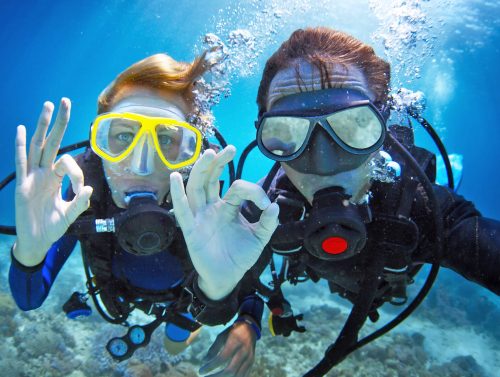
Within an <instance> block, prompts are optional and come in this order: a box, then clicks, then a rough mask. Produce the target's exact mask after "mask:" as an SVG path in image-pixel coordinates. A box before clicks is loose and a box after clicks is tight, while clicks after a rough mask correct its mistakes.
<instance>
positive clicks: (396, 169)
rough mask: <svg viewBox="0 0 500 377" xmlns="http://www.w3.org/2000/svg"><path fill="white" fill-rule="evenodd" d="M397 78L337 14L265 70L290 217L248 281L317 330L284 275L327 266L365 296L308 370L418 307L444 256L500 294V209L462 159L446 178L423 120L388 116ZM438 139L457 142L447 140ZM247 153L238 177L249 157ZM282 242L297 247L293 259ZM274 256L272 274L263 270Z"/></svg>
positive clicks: (270, 150)
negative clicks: (420, 277)
mask: <svg viewBox="0 0 500 377" xmlns="http://www.w3.org/2000/svg"><path fill="white" fill-rule="evenodd" d="M389 84H390V65H389V64H388V63H387V62H385V61H384V60H382V59H381V58H379V57H377V56H376V55H375V52H374V50H373V49H372V48H371V47H370V46H368V45H366V44H364V43H362V42H361V41H359V40H357V39H355V38H354V37H352V36H350V35H348V34H345V33H343V32H339V31H335V30H332V29H329V28H324V27H318V28H308V29H305V30H302V29H299V30H296V31H295V32H293V33H292V35H291V36H290V38H289V39H288V40H287V41H285V42H284V43H283V44H282V45H281V47H280V48H279V49H278V50H277V51H276V52H275V53H274V54H273V55H272V56H271V58H270V59H269V60H268V61H267V63H266V65H265V69H264V72H263V75H262V80H261V82H260V87H259V91H258V97H257V103H258V107H259V114H258V119H257V121H256V123H255V126H256V129H257V136H256V142H255V143H254V145H255V144H257V145H258V147H259V149H260V151H261V152H262V153H263V154H264V155H265V156H267V157H269V158H270V159H272V160H274V161H276V163H275V165H274V166H273V168H272V169H271V172H270V173H269V174H268V175H267V176H266V177H265V179H263V181H261V185H262V186H263V188H264V190H266V192H267V193H268V196H269V198H270V200H271V201H273V202H277V203H278V205H279V207H280V214H279V220H280V225H279V226H278V229H277V230H276V232H275V233H274V235H273V237H272V238H271V241H270V243H269V244H268V247H267V248H266V249H265V251H264V252H263V254H262V256H261V258H260V259H259V261H258V263H257V264H256V265H255V266H254V267H253V269H252V270H251V271H249V272H248V273H247V274H246V276H245V278H244V281H252V279H253V281H254V283H255V286H256V289H257V291H259V292H260V293H261V294H262V295H263V296H265V297H267V305H268V307H269V309H270V311H271V316H270V319H269V324H270V330H271V332H272V334H273V335H275V334H276V335H279V334H281V335H284V336H288V335H290V333H291V332H292V331H298V332H303V331H305V328H304V327H303V326H301V325H300V323H299V322H300V320H301V319H302V315H294V314H293V311H292V310H291V306H290V303H289V302H288V301H287V300H286V299H285V297H284V295H283V292H282V290H281V288H280V287H281V285H282V284H283V283H284V282H285V281H288V282H290V283H291V284H292V285H294V284H298V283H300V282H302V281H305V280H309V279H310V280H312V281H314V282H317V281H319V280H320V279H325V280H327V281H328V285H329V289H330V291H331V292H332V293H336V294H339V295H340V296H341V297H343V298H345V299H347V300H349V301H350V302H351V303H352V304H353V306H352V311H351V313H350V314H349V316H348V318H347V321H346V323H345V326H344V327H343V329H341V331H340V332H339V335H338V338H337V340H336V341H335V342H334V343H333V344H332V345H331V346H330V347H329V348H328V349H327V351H326V352H325V356H324V358H323V359H322V360H321V362H319V363H318V364H317V365H316V366H315V367H314V368H313V369H311V371H309V372H307V373H306V374H305V376H308V377H310V376H323V375H325V374H326V373H327V372H328V371H329V370H330V369H331V368H332V367H333V366H335V365H336V364H338V363H340V362H341V361H342V360H343V359H344V358H345V357H347V355H349V354H350V353H351V352H353V351H354V350H356V349H358V348H360V347H361V346H363V345H364V344H366V343H368V342H369V341H371V340H373V339H375V338H377V337H378V336H380V335H382V334H383V333H385V332H387V331H389V330H390V329H392V328H393V327H394V326H396V325H397V324H398V323H400V322H401V321H402V320H404V319H405V318H406V317H407V316H408V315H409V314H410V313H411V312H412V311H413V310H414V309H415V307H416V306H417V305H418V304H419V303H420V302H421V301H422V300H423V298H424V297H425V294H426V293H427V291H428V290H429V289H430V287H431V285H432V282H433V281H434V279H435V277H436V275H437V271H438V269H439V266H444V267H447V268H451V269H452V270H454V271H455V272H457V273H459V274H460V275H462V276H463V277H465V278H466V279H468V280H471V281H473V282H475V283H477V284H479V285H481V286H483V287H485V288H487V289H489V290H490V291H492V292H494V293H495V294H497V295H498V294H500V274H499V273H498V266H500V222H498V221H495V220H492V219H488V218H485V217H482V216H481V214H480V213H479V211H478V210H477V209H476V208H475V207H474V205H473V204H472V203H471V202H469V201H467V200H465V199H464V198H463V197H461V196H459V195H457V194H455V192H454V191H453V179H452V175H451V167H450V166H449V164H448V166H447V173H448V179H449V183H450V187H444V186H439V185H437V184H435V183H434V181H435V178H436V159H435V155H434V154H432V153H431V152H429V151H427V150H425V149H423V148H420V147H418V146H416V145H414V138H413V129H412V127H411V123H410V125H405V126H401V125H388V124H387V122H388V118H389V115H390V110H391V106H392V105H391V101H390V98H389ZM408 111H409V112H410V115H412V116H414V117H415V118H417V120H418V121H419V122H420V123H421V124H422V125H423V126H424V127H429V124H428V123H427V122H426V121H425V120H424V119H423V118H421V116H419V115H418V114H415V113H414V112H413V111H412V110H411V109H409V110H408ZM408 120H410V118H409V117H408ZM430 132H431V133H432V130H431V131H430ZM252 147H253V146H252V145H250V146H249V147H248V148H252ZM438 147H439V149H440V151H441V152H445V150H444V147H443V146H442V145H441V144H440V143H439V140H438ZM248 148H247V149H248ZM248 152H249V150H245V151H244V153H243V156H246V155H247V154H248ZM443 158H445V159H446V158H447V155H446V154H445V153H444V155H443ZM238 165H239V166H238V173H237V177H239V176H241V170H242V167H243V165H242V160H240V163H239V164H238ZM242 212H243V214H244V215H245V216H246V217H247V218H248V219H249V221H256V220H258V216H259V215H260V213H261V211H260V210H259V209H258V208H257V207H255V205H254V204H252V203H248V204H246V205H245V206H244V207H243V208H242ZM273 254H274V255H275V256H281V257H282V258H283V260H282V265H281V268H280V269H279V270H278V269H277V268H276V266H277V263H275V261H274V260H273ZM426 263H429V264H432V268H431V270H430V274H429V277H428V279H427V281H426V282H425V284H424V286H423V288H422V290H421V292H420V293H419V294H418V295H417V297H416V298H415V299H414V301H413V302H411V303H409V304H407V305H408V306H407V307H406V308H405V309H404V310H403V312H402V313H401V314H400V315H399V316H398V317H397V318H395V320H394V321H392V322H391V323H389V324H387V325H386V326H384V327H383V328H381V329H380V330H377V331H376V332H375V333H373V334H372V335H370V336H367V337H365V338H363V339H359V338H358V333H359V331H360V329H361V327H362V326H363V324H364V323H365V321H366V319H367V318H369V319H370V320H371V321H373V322H375V321H376V320H377V319H378V312H377V309H378V308H379V307H380V306H382V305H383V304H384V303H387V302H389V303H391V304H394V305H404V304H406V303H407V300H408V297H407V292H406V288H407V286H408V285H409V284H411V283H412V282H413V277H414V276H415V274H416V273H417V272H418V271H419V269H420V268H421V266H422V265H424V264H426ZM268 265H270V267H271V272H272V277H273V281H272V284H271V286H269V285H267V284H264V283H262V282H260V281H259V280H258V279H255V278H256V277H258V276H259V275H260V274H261V272H262V271H263V270H264V269H265V268H266V267H267V266H268ZM242 286H248V283H244V284H242Z"/></svg>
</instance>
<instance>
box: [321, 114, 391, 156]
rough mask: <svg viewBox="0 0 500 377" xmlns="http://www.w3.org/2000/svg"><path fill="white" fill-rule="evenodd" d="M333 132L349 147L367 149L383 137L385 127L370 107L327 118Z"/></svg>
mask: <svg viewBox="0 0 500 377" xmlns="http://www.w3.org/2000/svg"><path fill="white" fill-rule="evenodd" d="M326 121H327V122H328V124H329V125H330V127H331V128H332V130H333V132H335V134H337V136H338V137H339V138H340V139H341V140H342V141H343V142H344V143H345V144H347V145H348V146H349V147H351V148H355V149H367V148H370V147H371V146H373V145H375V144H376V143H377V141H379V139H380V137H381V136H382V130H383V127H384V125H383V124H382V123H381V121H380V119H379V118H378V117H377V115H376V114H375V112H374V111H373V110H372V109H371V108H370V107H368V106H360V107H354V108H350V109H346V110H342V111H339V112H336V113H334V114H332V115H329V116H328V117H326Z"/></svg>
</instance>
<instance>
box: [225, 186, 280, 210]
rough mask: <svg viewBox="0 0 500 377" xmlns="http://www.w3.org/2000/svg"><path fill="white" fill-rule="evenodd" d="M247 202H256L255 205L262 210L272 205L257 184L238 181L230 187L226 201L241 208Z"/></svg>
mask: <svg viewBox="0 0 500 377" xmlns="http://www.w3.org/2000/svg"><path fill="white" fill-rule="evenodd" d="M245 200H250V201H252V202H254V203H255V205H256V206H257V207H259V208H260V209H262V210H264V209H266V208H267V207H268V206H269V205H270V204H271V201H270V200H269V198H268V197H267V195H266V193H265V191H264V190H263V189H262V187H260V186H258V185H256V184H255V183H250V182H247V181H244V180H241V179H238V180H236V181H234V183H233V184H232V185H231V187H229V190H227V193H226V195H225V196H224V201H225V202H227V203H229V204H231V205H233V206H238V207H239V206H240V205H241V203H243V202H244V201H245Z"/></svg>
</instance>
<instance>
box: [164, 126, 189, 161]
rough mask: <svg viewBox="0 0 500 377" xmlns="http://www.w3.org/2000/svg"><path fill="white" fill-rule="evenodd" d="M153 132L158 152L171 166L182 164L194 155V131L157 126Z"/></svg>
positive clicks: (178, 127)
mask: <svg viewBox="0 0 500 377" xmlns="http://www.w3.org/2000/svg"><path fill="white" fill-rule="evenodd" d="M155 131H156V137H157V139H158V146H159V149H160V152H161V153H162V155H163V157H164V158H165V159H166V160H167V161H168V162H170V163H171V164H180V163H183V162H185V161H187V160H189V159H190V158H192V157H193V156H194V154H195V153H196V145H197V143H198V140H197V135H196V133H195V132H194V131H192V130H190V129H187V128H184V127H180V126H176V125H174V124H168V125H166V124H158V125H157V126H156V128H155Z"/></svg>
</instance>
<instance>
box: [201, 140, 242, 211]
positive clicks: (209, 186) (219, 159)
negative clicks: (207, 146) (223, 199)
mask: <svg viewBox="0 0 500 377" xmlns="http://www.w3.org/2000/svg"><path fill="white" fill-rule="evenodd" d="M235 155H236V148H235V147H234V146H233V145H228V146H227V147H226V148H224V149H223V150H222V151H221V152H219V153H217V156H216V157H215V161H214V162H213V163H212V167H211V169H210V172H209V177H208V180H207V181H206V186H205V191H206V193H207V203H213V202H215V201H216V200H218V199H219V191H220V183H219V179H220V176H221V174H222V171H223V170H224V167H225V166H226V165H227V164H228V163H229V161H231V160H232V159H233V158H234V156H235Z"/></svg>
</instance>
